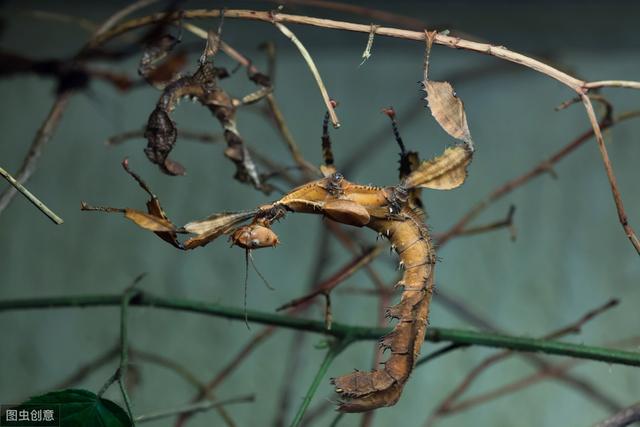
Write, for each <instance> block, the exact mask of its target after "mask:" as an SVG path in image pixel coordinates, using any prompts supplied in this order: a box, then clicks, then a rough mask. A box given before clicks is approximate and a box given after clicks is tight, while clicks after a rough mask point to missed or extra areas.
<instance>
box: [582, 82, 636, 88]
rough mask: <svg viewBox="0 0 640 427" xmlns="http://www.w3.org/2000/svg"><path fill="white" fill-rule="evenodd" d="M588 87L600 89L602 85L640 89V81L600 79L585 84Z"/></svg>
mask: <svg viewBox="0 0 640 427" xmlns="http://www.w3.org/2000/svg"><path fill="white" fill-rule="evenodd" d="M583 86H584V87H585V88H586V89H598V88H602V87H621V88H627V89H640V82H634V81H629V80H600V81H597V82H588V83H585V84H584V85H583Z"/></svg>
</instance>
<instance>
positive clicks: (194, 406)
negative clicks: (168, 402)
mask: <svg viewBox="0 0 640 427" xmlns="http://www.w3.org/2000/svg"><path fill="white" fill-rule="evenodd" d="M254 400H255V399H254V396H253V395H247V396H241V397H234V398H231V399H225V400H220V401H217V402H211V401H208V400H207V401H205V402H197V403H190V404H188V405H185V406H181V407H179V408H174V409H169V410H164V411H159V412H154V413H151V414H146V415H140V416H139V417H136V419H135V421H136V422H138V423H144V422H147V421H155V420H158V419H161V418H167V417H173V416H175V415H180V414H192V413H194V412H202V411H207V410H209V409H213V408H219V407H221V406H225V405H231V404H233V403H247V402H253V401H254Z"/></svg>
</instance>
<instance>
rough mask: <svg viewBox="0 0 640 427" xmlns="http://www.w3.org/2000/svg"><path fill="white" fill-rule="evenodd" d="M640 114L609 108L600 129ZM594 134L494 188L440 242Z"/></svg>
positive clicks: (586, 136) (583, 135)
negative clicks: (619, 112)
mask: <svg viewBox="0 0 640 427" xmlns="http://www.w3.org/2000/svg"><path fill="white" fill-rule="evenodd" d="M639 116H640V114H639V113H638V112H637V111H631V112H627V113H622V114H620V115H619V116H617V117H616V118H612V117H611V111H610V110H608V111H607V113H606V114H605V115H604V117H603V118H602V119H601V120H600V129H608V128H610V127H612V126H614V125H616V124H618V123H621V122H623V121H625V120H629V119H632V118H636V117H639ZM593 135H594V130H593V128H592V129H590V130H587V131H585V132H584V133H582V134H581V135H580V136H578V137H577V138H576V139H574V140H573V141H571V142H569V143H568V144H567V145H565V146H564V147H562V148H561V149H559V150H558V151H556V152H555V153H553V154H552V155H551V156H549V157H548V158H546V159H544V160H543V161H541V162H540V163H538V164H537V165H535V166H534V167H533V168H531V169H530V170H529V171H527V172H525V173H523V174H522V175H520V176H518V177H516V178H514V179H511V180H509V181H507V182H505V183H504V184H502V185H500V186H499V187H498V188H496V189H495V190H493V191H492V192H491V193H489V194H488V195H487V196H485V197H484V198H483V199H482V200H480V201H479V202H478V203H476V204H475V205H474V206H473V207H471V209H469V210H468V211H467V213H465V214H464V215H463V216H462V217H461V218H460V219H459V220H458V221H457V222H456V223H455V224H454V225H452V226H451V227H450V228H449V229H448V230H447V231H446V232H445V233H443V234H442V235H440V236H439V238H438V244H439V245H443V244H445V243H446V242H447V241H448V240H449V239H451V238H452V237H454V236H455V235H457V234H458V233H460V232H461V231H462V230H463V229H464V228H465V227H466V226H467V224H469V223H470V222H471V221H472V220H473V219H475V218H476V217H477V216H478V215H479V214H480V213H481V212H482V211H484V210H485V209H486V208H487V207H489V206H490V205H491V204H493V203H494V202H496V201H497V200H499V199H500V198H502V197H504V196H505V195H507V194H509V193H510V192H512V191H513V190H515V189H517V188H519V187H521V186H523V185H524V184H526V183H527V182H529V181H530V180H531V179H533V178H536V177H538V176H540V175H542V174H543V173H547V172H548V171H549V170H550V169H551V168H552V166H553V165H555V164H556V163H558V162H559V161H560V160H562V159H563V158H565V157H566V156H567V155H569V154H571V153H572V152H573V151H574V150H575V149H576V148H578V147H580V146H582V145H583V144H584V143H585V142H587V141H588V140H589V139H590V138H591V137H593Z"/></svg>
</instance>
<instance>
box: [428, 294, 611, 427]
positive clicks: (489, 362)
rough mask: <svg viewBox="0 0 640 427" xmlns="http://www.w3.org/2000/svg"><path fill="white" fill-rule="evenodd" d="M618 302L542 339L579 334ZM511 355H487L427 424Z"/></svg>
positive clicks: (443, 401)
mask: <svg viewBox="0 0 640 427" xmlns="http://www.w3.org/2000/svg"><path fill="white" fill-rule="evenodd" d="M618 303H619V301H618V300H617V299H611V300H609V301H607V302H606V303H604V304H602V305H601V306H599V307H597V308H595V309H593V310H590V311H589V312H587V313H586V314H584V315H583V316H582V317H580V319H578V320H577V321H575V322H573V323H571V324H570V325H567V326H565V327H563V328H560V329H558V330H556V331H554V332H551V333H549V334H547V335H545V336H544V337H542V339H555V338H558V337H561V336H564V335H566V334H577V333H580V331H581V329H582V327H583V326H584V325H585V324H586V323H587V322H589V321H590V320H592V319H593V318H595V317H596V316H598V315H600V314H602V313H604V312H606V311H607V310H609V309H611V308H613V307H615V306H617V305H618ZM511 355H513V352H511V351H508V350H507V351H501V352H499V353H496V354H494V355H491V356H489V357H487V358H486V359H485V360H483V361H482V362H480V363H479V364H478V365H477V366H476V367H474V368H473V369H472V370H471V371H470V372H469V374H467V376H466V377H465V378H464V379H463V380H462V381H461V382H460V383H459V384H458V385H457V386H456V387H455V388H454V389H453V391H451V392H450V393H449V394H448V395H447V396H446V397H445V398H444V399H442V401H441V402H440V403H439V404H438V405H437V406H436V408H435V409H434V410H433V412H432V414H431V415H430V417H429V419H428V420H427V423H426V425H431V424H432V423H433V421H434V420H435V418H436V417H438V416H442V415H448V414H449V412H450V408H451V407H453V406H457V405H455V402H456V400H458V399H459V398H460V396H462V395H463V394H464V392H465V391H466V390H468V389H469V387H470V386H471V384H472V383H473V382H474V381H475V379H476V378H478V377H479V376H480V374H481V373H482V372H484V371H485V370H486V369H488V368H489V367H491V366H493V365H495V364H496V363H498V362H499V361H502V360H504V359H506V358H508V357H509V356H511ZM427 357H429V356H427ZM424 359H425V358H423V359H422V360H419V361H418V363H417V365H421V364H422V363H423V362H424ZM545 370H546V369H542V370H541V371H545Z"/></svg>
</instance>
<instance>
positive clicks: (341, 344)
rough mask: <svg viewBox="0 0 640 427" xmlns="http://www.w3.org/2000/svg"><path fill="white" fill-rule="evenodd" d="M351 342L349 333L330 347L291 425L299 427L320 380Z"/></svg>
mask: <svg viewBox="0 0 640 427" xmlns="http://www.w3.org/2000/svg"><path fill="white" fill-rule="evenodd" d="M351 342H352V340H351V339H350V338H349V336H348V335H346V336H344V337H343V338H341V339H340V340H339V341H336V342H334V343H333V344H332V345H331V347H329V350H328V351H327V354H326V355H325V357H324V360H323V361H322V364H321V365H320V368H318V372H317V373H316V376H315V377H314V378H313V381H312V382H311V385H310V386H309V389H308V390H307V393H306V394H305V396H304V399H302V403H301V404H300V407H299V408H298V412H296V415H295V417H294V418H293V421H292V422H291V427H298V426H299V425H300V424H301V422H302V418H303V417H304V414H305V412H306V411H307V408H308V407H309V404H310V403H311V399H312V398H313V395H314V394H315V393H316V390H318V386H319V385H320V382H321V381H322V379H323V378H324V376H325V374H326V373H327V370H328V369H329V366H331V363H332V362H333V360H334V359H335V358H336V357H337V356H338V355H339V354H340V353H342V351H343V350H344V349H345V348H347V347H348V346H349V345H350V344H351Z"/></svg>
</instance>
